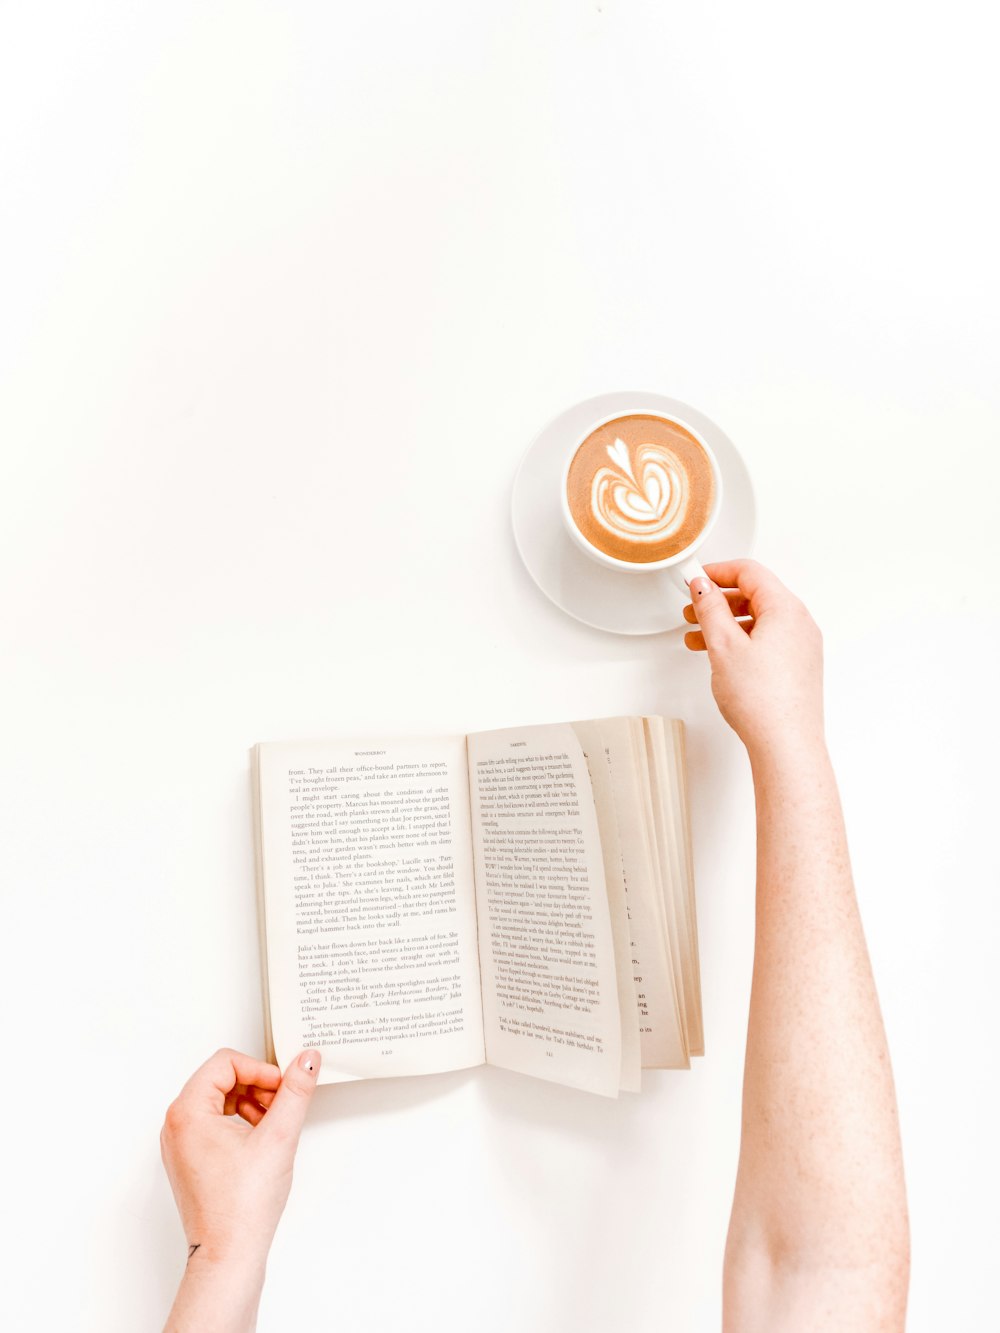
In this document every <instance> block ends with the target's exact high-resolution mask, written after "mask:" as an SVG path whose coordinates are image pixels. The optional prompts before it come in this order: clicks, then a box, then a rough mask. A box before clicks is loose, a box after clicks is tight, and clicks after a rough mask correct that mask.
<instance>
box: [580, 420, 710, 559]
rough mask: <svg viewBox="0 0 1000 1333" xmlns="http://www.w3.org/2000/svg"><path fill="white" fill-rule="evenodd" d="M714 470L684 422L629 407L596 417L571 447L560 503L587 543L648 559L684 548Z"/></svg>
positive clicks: (706, 511) (696, 531) (701, 524)
mask: <svg viewBox="0 0 1000 1333" xmlns="http://www.w3.org/2000/svg"><path fill="white" fill-rule="evenodd" d="M715 475H716V474H715V468H714V466H713V463H712V459H711V458H710V456H709V455H708V453H707V452H706V449H705V446H704V445H703V444H702V443H701V441H700V440H699V439H698V438H697V437H696V436H695V435H694V434H693V433H692V432H691V431H690V430H688V429H687V427H686V426H683V425H682V424H681V423H680V422H679V421H674V420H673V419H672V418H670V417H665V416H657V415H656V414H655V413H652V412H649V413H636V414H634V415H632V416H622V417H615V418H614V419H613V420H611V421H605V422H603V423H602V424H601V425H599V426H597V427H596V428H595V429H594V430H592V431H591V432H590V434H589V435H588V436H587V437H586V439H585V440H584V441H583V443H582V444H580V445H579V446H578V447H577V449H576V452H575V453H574V454H573V457H572V459H571V460H570V463H569V467H568V469H567V472H566V503H567V506H568V508H569V514H570V518H571V519H572V522H573V525H574V527H575V528H576V529H577V531H578V532H579V533H580V535H581V536H582V537H583V538H584V540H585V541H586V542H587V543H588V544H589V545H590V546H592V547H595V548H596V550H598V551H599V552H601V553H602V554H604V555H607V556H611V557H612V558H613V559H615V560H623V561H625V562H627V563H628V564H652V563H655V562H656V561H660V560H667V559H670V558H671V557H673V556H675V555H679V554H680V553H681V552H682V551H686V550H687V548H688V547H689V546H691V545H693V544H694V543H695V542H696V541H697V539H698V538H699V537H700V536H701V534H702V533H703V532H704V531H705V529H706V528H707V527H708V525H709V523H710V521H711V519H712V515H713V513H714V506H715V496H716V482H715Z"/></svg>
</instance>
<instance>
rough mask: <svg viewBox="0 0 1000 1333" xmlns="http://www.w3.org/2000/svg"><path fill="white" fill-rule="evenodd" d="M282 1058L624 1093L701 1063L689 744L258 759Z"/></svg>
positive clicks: (549, 738) (298, 752)
mask: <svg viewBox="0 0 1000 1333" xmlns="http://www.w3.org/2000/svg"><path fill="white" fill-rule="evenodd" d="M252 770H253V791H254V817H255V819H254V823H255V836H256V848H257V890H258V906H259V912H260V927H261V958H262V971H263V985H264V1014H265V1027H266V1042H267V1056H268V1059H269V1060H271V1061H274V1062H275V1063H277V1064H279V1065H280V1066H281V1067H282V1068H284V1067H285V1064H286V1063H287V1062H288V1061H289V1060H290V1059H291V1058H292V1056H293V1055H294V1054H295V1052H296V1051H297V1050H299V1049H300V1048H301V1047H318V1048H319V1049H320V1050H321V1051H322V1053H323V1065H322V1069H321V1073H320V1082H321V1083H334V1082H341V1081H344V1080H347V1079H360V1078H380V1077H386V1076H391V1075H397V1074H428V1073H437V1072H440V1071H442V1070H448V1069H465V1068H468V1067H469V1066H471V1065H480V1064H491V1065H499V1066H502V1067H503V1068H505V1069H513V1070H518V1071H520V1072H521V1073H525V1074H534V1075H536V1076H537V1077H538V1078H545V1079H551V1080H552V1081H554V1082H557V1083H564V1084H568V1085H569V1086H571V1087H574V1088H583V1089H585V1090H587V1091H590V1092H596V1093H601V1094H603V1095H605V1096H610V1097H615V1096H617V1095H618V1092H619V1090H626V1091H638V1090H639V1082H640V1072H639V1071H640V1069H642V1068H647V1069H648V1068H653V1069H681V1068H688V1067H689V1065H690V1057H691V1056H692V1055H700V1054H702V1052H703V1050H704V1046H703V1038H702V1021H701V990H700V980H699V969H698V937H697V929H696V924H695V903H694V879H693V875H692V866H691V838H690V827H689V818H688V799H687V787H686V779H685V762H684V727H683V724H682V723H680V722H673V721H669V720H667V719H664V718H660V717H642V718H639V717H618V718H602V719H600V720H598V721H588V722H572V723H560V724H553V725H544V726H527V727H511V728H506V729H504V730H501V731H485V732H478V733H471V734H470V735H468V736H443V737H432V738H426V739H412V738H410V739H400V740H377V741H376V740H372V741H359V740H340V741H309V742H296V743H287V744H277V743H266V744H261V745H257V746H255V747H254V749H253V751H252Z"/></svg>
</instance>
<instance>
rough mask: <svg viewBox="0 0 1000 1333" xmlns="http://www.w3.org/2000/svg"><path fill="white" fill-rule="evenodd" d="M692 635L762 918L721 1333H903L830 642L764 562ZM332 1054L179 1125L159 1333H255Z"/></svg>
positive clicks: (306, 1055)
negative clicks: (830, 720) (730, 767)
mask: <svg viewBox="0 0 1000 1333" xmlns="http://www.w3.org/2000/svg"><path fill="white" fill-rule="evenodd" d="M706 573H707V574H708V575H709V578H708V579H706V580H701V579H696V580H694V581H693V582H692V584H691V599H692V602H691V605H690V606H688V607H686V608H685V613H684V614H685V618H686V619H687V620H688V622H689V623H690V624H692V625H697V626H698V628H697V629H696V630H693V631H691V632H690V633H688V634H687V635H685V643H686V644H687V646H688V648H690V649H692V650H693V651H695V652H707V654H708V659H709V664H710V667H711V673H712V692H713V694H714V696H715V700H716V703H717V704H718V706H719V709H720V711H721V713H722V716H723V717H724V718H725V719H726V721H727V722H728V723H729V725H730V726H731V727H732V728H733V730H734V731H735V732H736V733H737V735H738V736H739V737H740V739H741V740H742V741H743V743H744V745H745V746H746V749H747V753H748V755H749V758H750V765H751V769H752V772H753V779H754V790H755V794H756V804H757V913H756V936H755V950H754V970H753V982H752V987H751V995H750V1019H749V1028H748V1035H747V1049H746V1065H745V1070H744V1084H743V1132H742V1140H741V1145H740V1160H739V1168H738V1171H737V1178H736V1190H735V1196H734V1199H733V1209H732V1215H731V1218H730V1224H729V1236H728V1240H727V1243H726V1254H725V1261H724V1266H723V1333H834V1331H835V1330H836V1333H843V1330H850V1333H897V1331H901V1330H903V1328H904V1326H905V1318H906V1298H907V1288H908V1283H909V1228H908V1221H907V1208H906V1190H905V1185H904V1179H903V1164H902V1152H901V1149H900V1140H899V1127H898V1117H897V1113H896V1101H895V1092H894V1088H893V1080H892V1071H891V1068H890V1064H889V1052H888V1048H887V1045H886V1039H885V1031H884V1028H883V1025H882V1017H881V1013H880V1011H879V1004H878V997H877V995H876V992H875V984H874V980H873V978H872V971H871V965H870V963H869V959H868V951H867V947H866V945H865V939H864V934H863V931H862V928H861V919H860V916H859V913H858V907H857V902H856V899H855V894H854V885H853V880H852V876H851V867H850V861H849V858H848V850H847V838H846V833H845V830H844V820H843V814H842V812H841V807H840V798H839V795H838V793H837V785H836V781H835V779H834V775H833V769H832V767H831V765H830V759H829V755H828V754H827V749H826V741H825V734H824V722H823V653H822V640H821V636H820V633H819V630H818V629H817V627H816V625H815V623H814V622H813V620H812V618H811V617H810V615H809V613H808V611H806V609H805V607H804V606H803V605H802V603H801V602H800V601H799V600H798V598H796V597H794V596H793V595H792V594H791V593H790V592H789V591H788V589H787V588H785V587H784V585H783V584H781V583H780V582H779V581H778V579H777V578H775V576H774V575H773V574H771V573H770V572H769V571H768V570H766V569H765V568H764V567H763V566H761V565H759V564H757V563H755V562H754V561H748V560H741V561H733V562H729V563H725V564H716V565H708V566H706ZM318 1070H319V1053H318V1052H316V1051H306V1052H303V1053H302V1054H301V1055H299V1056H297V1057H296V1059H295V1060H293V1061H292V1063H291V1064H290V1065H289V1066H288V1068H287V1069H286V1070H285V1073H284V1075H282V1074H281V1072H280V1071H279V1070H278V1068H277V1067H276V1066H274V1065H268V1064H264V1063H263V1062H261V1061H259V1060H255V1059H253V1058H252V1057H250V1056H246V1055H242V1054H240V1053H239V1052H237V1051H218V1052H217V1053H216V1054H215V1055H214V1056H213V1057H212V1058H211V1059H210V1060H209V1061H207V1062H206V1064H204V1065H203V1066H202V1067H201V1069H199V1070H198V1071H197V1072H196V1073H195V1074H194V1075H192V1077H191V1079H189V1080H188V1083H187V1084H186V1085H185V1087H184V1088H183V1090H182V1091H181V1093H180V1095H179V1097H178V1098H177V1100H176V1101H175V1102H173V1103H172V1105H171V1106H170V1108H169V1109H168V1111H167V1116H166V1120H165V1123H164V1126H163V1130H162V1133H161V1136H160V1140H161V1148H162V1153H163V1160H164V1164H165V1166H166V1169H167V1174H168V1176H169V1178H170V1183H171V1186H172V1188H173V1191H174V1197H175V1199H176V1201H177V1206H178V1209H179V1211H180V1215H181V1221H182V1223H183V1225H184V1231H185V1234H186V1236H187V1240H188V1248H189V1258H188V1263H187V1267H186V1269H185V1273H184V1277H183V1280H182V1281H181V1285H180V1289H179V1291H178V1294H177V1299H176V1301H175V1302H174V1306H173V1309H172V1310H171V1312H170V1316H169V1318H168V1320H167V1324H166V1333H185V1331H186V1330H192V1333H193V1330H199V1333H248V1330H253V1329H254V1328H255V1327H256V1318H257V1307H258V1303H259V1300H260V1293H261V1289H262V1286H263V1282H264V1272H265V1267H266V1262H267V1255H268V1251H269V1248H270V1244H271V1239H272V1237H273V1235H274V1231H275V1228H276V1227H277V1224H278V1220H279V1218H280V1216H281V1213H282V1211H283V1209H284V1206H285V1201H286V1199H287V1197H288V1191H289V1188H290V1186H291V1180H292V1166H293V1163H294V1159H295V1151H296V1148H297V1146H298V1141H299V1135H300V1133H301V1129H302V1125H303V1122H304V1120H305V1116H306V1111H307V1110H308V1106H309V1102H310V1100H311V1098H312V1095H313V1092H314V1090H315V1087H316V1076H317V1073H318Z"/></svg>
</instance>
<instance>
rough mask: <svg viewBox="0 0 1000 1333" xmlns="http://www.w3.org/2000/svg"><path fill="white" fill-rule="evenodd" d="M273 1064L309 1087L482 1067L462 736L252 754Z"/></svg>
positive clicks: (276, 747)
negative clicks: (304, 1064) (311, 1071)
mask: <svg viewBox="0 0 1000 1333" xmlns="http://www.w3.org/2000/svg"><path fill="white" fill-rule="evenodd" d="M255 762H256V769H257V799H258V802H259V809H258V812H257V823H258V826H259V854H260V858H261V868H262V880H263V892H262V899H263V915H264V928H265V946H266V957H265V973H266V977H267V988H268V993H269V1000H270V1004H269V1011H270V1025H271V1035H272V1043H273V1050H274V1055H275V1058H276V1060H277V1063H278V1064H279V1065H280V1066H281V1067H282V1068H284V1066H285V1064H286V1063H287V1062H288V1061H289V1060H290V1059H291V1058H292V1057H293V1056H294V1054H295V1052H296V1051H297V1050H299V1049H300V1048H301V1047H307V1046H314V1047H318V1048H319V1049H320V1050H321V1051H322V1053H323V1065H322V1069H321V1071H320V1082H322V1083H336V1082H343V1081H344V1080H347V1079H357V1078H376V1077H388V1076H390V1075H395V1074H422V1073H432V1072H436V1071H440V1070H445V1069H464V1068H466V1067H468V1066H469V1065H477V1064H482V1063H483V1062H484V1060H485V1048H484V1044H483V1023H482V1002H481V997H480V982H479V962H478V952H477V947H476V908H475V888H474V881H473V873H472V843H471V829H470V817H469V787H468V769H467V766H466V750H465V737H464V736H449V737H434V738H427V739H408V740H380V741H377V742H363V741H357V740H355V741H317V742H301V743H290V744H272V743H268V744H262V745H259V746H257V748H256V751H255Z"/></svg>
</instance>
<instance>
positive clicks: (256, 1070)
mask: <svg viewBox="0 0 1000 1333" xmlns="http://www.w3.org/2000/svg"><path fill="white" fill-rule="evenodd" d="M280 1082H281V1071H280V1070H279V1069H278V1067H277V1065H269V1064H265V1063H264V1061H263V1060H255V1059H254V1057H253V1056H252V1055H244V1054H243V1053H242V1051H233V1050H230V1049H228V1047H224V1048H223V1049H222V1050H220V1051H216V1052H215V1054H214V1055H213V1056H212V1057H211V1058H210V1059H208V1060H206V1061H205V1063H204V1064H203V1065H202V1066H201V1068H200V1069H196V1070H195V1072H194V1073H193V1074H192V1075H191V1077H190V1078H189V1079H188V1081H187V1082H186V1083H185V1084H184V1087H183V1089H182V1090H181V1097H182V1098H184V1099H186V1100H188V1101H190V1102H193V1103H196V1104H200V1105H202V1106H204V1107H209V1108H210V1109H211V1110H213V1111H217V1112H218V1113H219V1114H222V1115H225V1114H227V1101H229V1102H230V1106H229V1109H228V1113H229V1114H232V1111H233V1110H234V1109H235V1097H233V1096H232V1094H234V1092H235V1089H236V1087H237V1085H242V1087H243V1088H250V1087H256V1088H260V1089H261V1091H270V1092H273V1091H274V1090H276V1089H277V1087H278V1085H279V1083H280Z"/></svg>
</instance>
